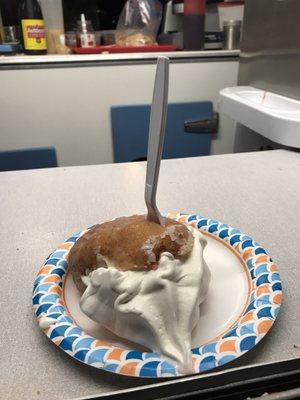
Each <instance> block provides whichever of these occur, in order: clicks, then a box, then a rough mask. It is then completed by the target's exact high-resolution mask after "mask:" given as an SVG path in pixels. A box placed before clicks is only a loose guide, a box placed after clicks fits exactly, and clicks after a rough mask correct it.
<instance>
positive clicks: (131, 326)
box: [80, 227, 210, 374]
mask: <svg viewBox="0 0 300 400" xmlns="http://www.w3.org/2000/svg"><path fill="white" fill-rule="evenodd" d="M189 229H190V230H191V232H192V234H193V236H194V238H195V241H194V246H193V249H192V252H191V254H190V255H189V256H188V257H187V258H186V259H185V260H176V259H174V257H173V255H172V254H171V253H168V252H165V253H162V254H161V256H160V260H159V266H158V269H156V270H151V271H120V270H118V269H116V268H114V267H113V266H112V265H109V266H108V268H98V269H97V270H95V271H93V272H91V273H90V275H89V276H88V277H82V278H83V279H84V283H85V284H86V285H87V289H86V290H85V292H84V293H83V295H82V297H81V301H80V307H81V310H82V311H83V312H84V313H85V314H86V315H87V316H88V317H90V318H91V319H92V320H94V321H96V322H98V323H99V324H101V325H102V326H104V327H105V328H107V329H109V330H111V331H112V332H114V333H115V334H117V335H119V336H121V337H123V338H125V339H128V340H131V341H133V342H136V343H139V344H141V345H143V346H146V347H148V348H150V349H151V350H152V351H153V352H156V353H158V354H160V355H161V356H162V357H164V358H166V359H167V360H170V361H171V362H173V363H174V364H175V365H176V366H177V371H178V374H187V373H190V372H192V354H191V334H192V331H193V329H194V328H195V326H196V324H197V322H198V321H199V318H200V309H199V305H200V304H201V302H203V300H204V299H205V297H206V294H207V290H208V286H209V282H210V271H209V269H208V267H207V265H206V263H205V261H204V259H203V250H204V248H205V245H206V240H205V238H204V236H203V235H202V234H201V233H200V232H199V231H198V230H197V229H195V228H192V227H189Z"/></svg>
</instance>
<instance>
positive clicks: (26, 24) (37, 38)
mask: <svg viewBox="0 0 300 400" xmlns="http://www.w3.org/2000/svg"><path fill="white" fill-rule="evenodd" d="M22 31H23V38H24V47H25V50H47V43H46V33H45V25H44V20H42V19H22Z"/></svg>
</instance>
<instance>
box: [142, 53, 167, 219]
mask: <svg viewBox="0 0 300 400" xmlns="http://www.w3.org/2000/svg"><path fill="white" fill-rule="evenodd" d="M168 88H169V59H168V57H158V59H157V66H156V75H155V83H154V91H153V99H152V105H151V114H150V126H149V139H148V156H147V172H146V186H145V202H146V206H147V208H148V215H147V219H148V221H153V222H156V223H157V224H160V225H162V226H164V225H165V219H164V218H163V217H162V215H161V214H160V212H159V210H158V208H157V206H156V191H157V181H158V175H159V169H160V161H161V155H162V150H163V144H164V135H165V127H166V117H167V105H168Z"/></svg>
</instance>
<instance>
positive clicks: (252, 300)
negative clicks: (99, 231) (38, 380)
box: [32, 213, 282, 378]
mask: <svg viewBox="0 0 300 400" xmlns="http://www.w3.org/2000/svg"><path fill="white" fill-rule="evenodd" d="M168 216H169V217H170V218H173V219H176V220H178V221H180V222H182V223H185V224H187V225H192V226H194V227H197V228H198V229H200V230H201V231H202V232H203V233H205V234H209V235H213V236H214V237H215V238H217V239H218V240H221V241H222V242H223V244H225V245H226V246H228V247H230V248H231V249H234V251H235V253H236V254H237V255H238V257H239V258H240V260H241V261H242V262H243V263H244V266H245V268H246V269H247V271H248V274H249V282H250V285H249V287H250V291H249V298H248V302H247V304H246V307H245V309H244V311H243V312H242V314H241V316H240V318H239V319H238V321H237V322H236V323H235V325H234V326H232V327H231V328H229V330H227V331H226V332H225V333H224V334H223V335H222V336H221V337H219V338H217V339H216V340H215V341H213V342H211V343H209V344H205V345H203V346H200V347H197V348H194V349H192V360H193V370H194V373H199V372H206V371H209V370H211V369H213V368H215V367H218V366H222V365H224V364H226V363H228V362H230V361H232V360H234V359H236V358H237V357H239V356H241V355H242V354H244V353H245V352H247V351H248V350H250V349H251V348H253V347H254V346H255V345H256V344H257V343H258V342H259V341H260V340H261V339H262V338H263V337H264V336H265V334H266V333H267V332H268V331H269V329H270V328H271V326H272V324H273V322H274V320H275V318H276V317H277V315H278V312H279V308H280V304H281V299H282V287H281V280H280V276H279V273H278V269H277V266H276V265H275V264H274V263H273V261H272V259H271V258H270V257H269V256H268V254H267V253H266V251H265V250H264V249H263V248H262V247H261V246H259V244H258V243H256V242H255V241H253V240H252V239H251V238H250V237H249V236H246V235H244V234H242V233H241V232H240V231H239V230H238V229H234V228H231V227H230V226H228V225H227V224H223V223H220V222H218V221H215V220H212V219H208V218H203V217H199V216H196V215H188V214H182V213H181V214H176V213H170V214H168ZM84 232H86V230H84V231H82V232H80V233H78V234H75V235H73V236H72V237H70V238H69V239H68V240H67V241H66V242H64V243H62V244H61V245H60V246H58V248H57V249H56V250H55V251H54V252H53V253H51V254H50V255H49V257H48V258H47V259H46V261H45V263H44V265H43V266H42V267H41V269H40V270H39V272H38V274H37V277H36V279H35V283H34V288H33V297H32V301H33V307H34V310H35V314H36V317H37V319H38V321H41V320H42V319H44V318H45V317H48V318H52V319H53V320H55V322H54V324H53V325H51V326H50V327H48V328H45V329H43V330H44V333H45V334H46V335H47V336H48V337H49V338H50V339H51V340H52V342H53V343H55V344H56V345H57V346H59V347H60V348H61V349H62V350H64V351H65V352H66V353H68V354H69V355H71V356H72V357H74V358H75V359H77V360H79V361H81V362H83V363H85V364H88V365H91V366H93V367H95V368H99V369H104V370H106V371H111V372H115V373H118V374H122V375H128V376H136V377H152V378H157V377H172V376H178V375H179V374H178V373H177V370H176V366H175V365H172V364H171V363H170V362H168V361H166V360H163V359H161V358H160V356H159V355H158V354H156V353H147V352H139V351H134V350H125V349H122V348H118V347H115V346H112V345H110V344H109V343H107V342H104V341H101V340H97V339H95V338H93V337H91V336H90V335H88V334H86V333H85V332H84V331H83V330H82V329H81V328H80V327H79V326H77V325H76V323H75V322H74V321H73V320H72V316H71V315H69V313H68V310H67V307H66V305H65V302H64V296H63V284H64V278H65V276H66V271H67V268H68V262H67V256H68V252H69V250H70V249H71V247H72V246H73V245H74V243H75V242H76V240H77V239H78V238H79V237H80V236H81V235H82V234H83V233H84Z"/></svg>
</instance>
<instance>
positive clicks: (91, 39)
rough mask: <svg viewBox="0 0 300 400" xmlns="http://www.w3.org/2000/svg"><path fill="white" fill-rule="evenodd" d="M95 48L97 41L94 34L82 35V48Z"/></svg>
mask: <svg viewBox="0 0 300 400" xmlns="http://www.w3.org/2000/svg"><path fill="white" fill-rule="evenodd" d="M95 46H96V40H95V35H94V34H93V33H81V34H80V47H82V48H89V47H95Z"/></svg>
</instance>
